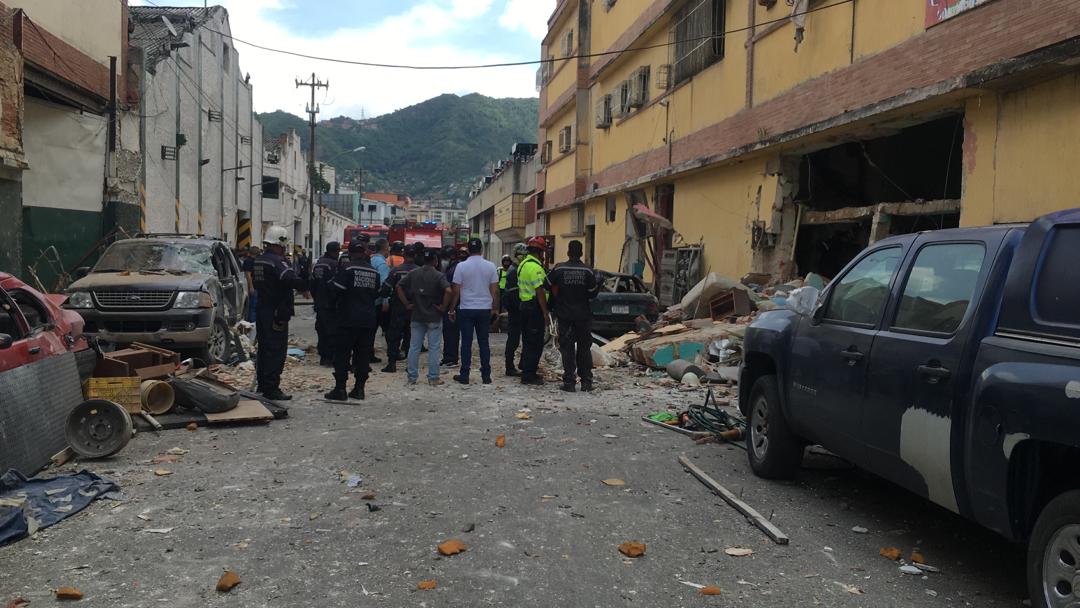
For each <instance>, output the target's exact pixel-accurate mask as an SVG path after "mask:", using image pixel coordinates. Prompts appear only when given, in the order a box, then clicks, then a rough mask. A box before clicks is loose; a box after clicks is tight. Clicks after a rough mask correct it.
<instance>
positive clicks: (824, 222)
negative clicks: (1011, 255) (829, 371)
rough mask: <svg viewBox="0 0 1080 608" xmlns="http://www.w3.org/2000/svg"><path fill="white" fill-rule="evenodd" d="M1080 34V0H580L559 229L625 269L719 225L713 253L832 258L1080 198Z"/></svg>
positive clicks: (721, 260)
mask: <svg viewBox="0 0 1080 608" xmlns="http://www.w3.org/2000/svg"><path fill="white" fill-rule="evenodd" d="M791 4H794V6H791ZM793 12H794V15H793ZM1078 34H1080V3H1077V2H1075V1H1073V0H1046V1H1044V2H1040V3H1032V2H1028V1H1026V0H983V1H979V2H957V1H955V0H946V1H944V2H942V1H941V0H851V1H848V2H824V1H818V0H813V1H809V2H807V1H806V0H798V1H796V2H793V3H792V2H776V1H775V0H762V1H758V0H616V1H612V0H603V1H593V0H563V1H561V2H559V4H558V7H557V8H556V10H555V12H554V14H553V15H552V16H551V18H550V20H549V31H548V34H547V36H546V37H545V39H544V42H543V47H542V51H543V56H544V57H545V58H548V59H549V61H548V62H547V63H546V64H544V65H543V66H542V68H541V70H540V71H539V73H538V75H537V79H538V85H539V86H540V87H541V94H540V135H541V138H540V141H541V142H542V143H541V146H542V155H543V161H544V165H543V168H542V170H541V172H540V174H539V176H538V190H539V191H540V194H539V196H538V199H537V206H538V207H539V212H540V216H541V217H540V224H541V226H540V229H539V230H538V231H539V232H541V233H548V234H552V235H554V236H555V240H556V247H555V253H556V256H557V258H561V257H562V256H564V255H565V253H564V252H565V246H564V243H565V241H566V240H568V239H572V238H580V239H583V240H586V241H587V242H588V243H589V247H588V248H589V249H591V250H594V251H595V252H596V255H595V260H594V262H595V264H596V266H597V267H600V268H604V269H608V270H615V269H620V270H633V269H634V267H635V266H636V265H637V266H638V267H641V266H642V264H641V263H642V262H644V264H643V266H644V268H645V273H646V274H647V275H649V276H652V275H653V274H654V272H653V269H654V268H655V266H654V262H653V260H659V259H661V257H662V254H663V251H664V250H666V249H669V248H673V247H680V246H683V245H690V244H698V243H700V244H702V245H704V259H703V263H702V268H703V270H711V271H714V272H718V273H721V274H724V275H728V276H732V277H736V278H737V277H739V276H741V275H743V274H744V273H747V272H750V271H755V272H765V273H769V274H770V275H772V276H773V277H774V278H788V277H791V276H795V275H803V274H806V273H808V272H820V273H822V274H825V275H826V276H832V274H834V273H835V272H836V271H838V270H839V269H840V268H841V267H842V266H843V265H844V264H845V263H846V262H847V261H848V260H850V259H851V258H852V257H853V256H854V254H855V253H857V252H858V251H859V250H861V249H862V248H863V247H864V246H866V245H867V244H868V243H870V242H872V241H874V240H877V239H880V238H883V237H885V236H888V235H891V234H899V233H904V232H912V231H917V230H924V229H932V228H943V227H950V226H957V225H979V224H989V223H999V222H1014V221H1027V220H1031V219H1033V218H1034V217H1036V216H1038V215H1040V214H1043V213H1045V212H1047V211H1051V210H1053V209H1060V208H1065V207H1071V206H1075V205H1076V204H1077V201H1076V196H1075V193H1076V192H1077V191H1078V186H1080V184H1078V180H1080V175H1078V173H1077V172H1076V171H1073V170H1071V159H1072V158H1073V157H1074V156H1076V153H1077V151H1078V150H1077V147H1078V146H1080V141H1078V140H1077V139H1076V138H1075V136H1074V135H1075V133H1077V132H1080V113H1078V112H1077V111H1076V108H1077V107H1080V37H1078ZM600 53H603V54H600ZM590 54H598V55H597V56H592V57H589V56H588V55H590ZM635 204H642V205H645V206H647V207H648V208H649V209H650V210H651V211H653V212H655V213H657V214H658V215H660V216H662V217H664V218H667V219H669V220H670V221H671V222H672V224H673V226H674V230H673V231H666V230H662V229H657V228H655V227H653V226H649V225H646V223H645V222H642V221H640V220H639V219H637V217H635V215H634V214H632V213H630V209H631V207H632V206H633V205H635Z"/></svg>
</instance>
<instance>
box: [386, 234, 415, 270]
mask: <svg viewBox="0 0 1080 608" xmlns="http://www.w3.org/2000/svg"><path fill="white" fill-rule="evenodd" d="M406 257H407V256H406V255H405V243H402V242H401V241H394V242H393V243H391V244H390V257H388V258H386V263H387V264H389V265H390V268H391V270H392V269H393V268H394V267H395V266H400V265H401V264H404V263H405V258H406ZM410 261H411V260H410Z"/></svg>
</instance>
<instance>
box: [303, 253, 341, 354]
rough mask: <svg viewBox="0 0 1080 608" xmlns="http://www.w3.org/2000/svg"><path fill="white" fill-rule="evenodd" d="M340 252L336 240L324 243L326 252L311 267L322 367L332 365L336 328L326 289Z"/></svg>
mask: <svg viewBox="0 0 1080 608" xmlns="http://www.w3.org/2000/svg"><path fill="white" fill-rule="evenodd" d="M340 254H341V245H340V244H339V243H338V242H337V241H331V242H329V243H327V244H326V253H324V254H323V256H322V257H321V258H319V260H318V261H317V262H315V265H314V266H312V267H311V288H310V291H311V296H312V300H313V305H314V308H315V335H317V336H318V338H319V342H318V345H317V347H316V349H317V350H318V352H319V365H321V366H323V367H330V366H332V365H334V348H333V344H332V342H333V339H334V338H333V336H334V333H335V332H336V328H335V327H334V319H333V312H332V311H331V310H330V308H329V304H330V301H329V299H328V297H327V293H326V290H327V288H328V286H329V284H330V281H331V280H332V279H333V278H334V275H336V274H337V271H338V256H339V255H340Z"/></svg>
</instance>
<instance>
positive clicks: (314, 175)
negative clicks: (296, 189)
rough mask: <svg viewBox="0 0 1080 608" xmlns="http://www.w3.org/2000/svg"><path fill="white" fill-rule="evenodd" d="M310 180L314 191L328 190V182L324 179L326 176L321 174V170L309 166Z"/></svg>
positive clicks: (322, 191) (325, 191)
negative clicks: (313, 185)
mask: <svg viewBox="0 0 1080 608" xmlns="http://www.w3.org/2000/svg"><path fill="white" fill-rule="evenodd" d="M311 182H312V183H313V184H315V192H321V193H323V194H325V193H327V192H330V190H331V186H330V182H328V181H326V178H325V177H323V176H322V172H320V171H318V170H317V169H315V167H312V168H311Z"/></svg>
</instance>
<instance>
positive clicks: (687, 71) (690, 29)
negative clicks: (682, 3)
mask: <svg viewBox="0 0 1080 608" xmlns="http://www.w3.org/2000/svg"><path fill="white" fill-rule="evenodd" d="M726 9H727V0H690V2H689V3H688V4H687V5H686V7H685V8H683V9H682V10H681V11H680V12H679V13H678V14H677V15H676V17H675V26H674V27H673V28H672V30H671V36H672V42H673V45H672V49H673V51H674V57H673V58H672V62H671V63H672V66H673V68H672V69H673V71H674V81H675V84H679V83H681V82H683V81H685V80H688V79H690V78H691V77H692V76H693V75H694V74H697V73H698V72H700V71H702V70H704V69H705V68H707V67H709V66H710V65H712V64H714V63H716V62H717V61H720V60H721V59H723V58H724V17H725V13H726Z"/></svg>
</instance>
